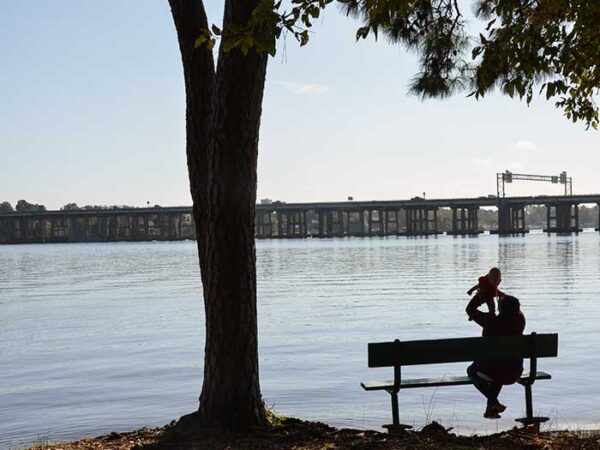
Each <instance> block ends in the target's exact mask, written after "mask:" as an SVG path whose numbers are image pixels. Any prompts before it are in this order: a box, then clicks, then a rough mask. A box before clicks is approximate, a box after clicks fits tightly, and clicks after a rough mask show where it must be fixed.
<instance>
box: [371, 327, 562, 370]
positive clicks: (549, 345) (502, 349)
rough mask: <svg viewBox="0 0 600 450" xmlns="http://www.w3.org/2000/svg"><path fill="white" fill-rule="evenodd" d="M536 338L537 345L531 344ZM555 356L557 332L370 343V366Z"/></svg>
mask: <svg viewBox="0 0 600 450" xmlns="http://www.w3.org/2000/svg"><path fill="white" fill-rule="evenodd" d="M534 339H535V348H533V347H534V346H533V345H532V343H533V342H534ZM533 354H535V356H536V357H537V358H545V357H555V356H557V354H558V335H557V334H538V335H536V336H535V337H534V336H532V335H523V336H495V337H470V338H453V339H435V340H422V341H403V342H400V341H399V342H375V343H370V344H369V351H368V358H369V367H390V366H395V365H401V366H412V365H421V364H440V363H452V362H466V361H484V360H488V361H489V360H510V359H521V358H530V357H531V356H533Z"/></svg>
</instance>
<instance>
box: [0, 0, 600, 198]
mask: <svg viewBox="0 0 600 450" xmlns="http://www.w3.org/2000/svg"><path fill="white" fill-rule="evenodd" d="M205 3H206V7H207V10H208V13H209V19H210V20H211V22H213V23H216V24H220V22H221V15H222V0H219V1H217V0H207V1H206V2H205ZM358 26H359V25H358V24H357V23H356V22H354V21H353V20H351V19H348V18H346V17H344V16H343V15H341V14H340V13H339V11H338V10H337V9H336V8H335V7H333V8H330V9H329V10H327V11H325V14H324V15H323V16H322V18H321V19H320V20H319V22H318V23H317V24H316V25H315V26H314V28H313V34H312V36H311V42H310V43H309V45H308V46H306V47H303V48H300V47H299V46H298V45H297V44H296V42H295V40H294V39H293V37H288V38H287V39H285V40H282V41H280V42H279V45H278V53H277V55H276V56H275V57H274V58H271V59H270V61H269V67H268V74H267V83H266V88H265V96H264V104H263V116H262V122H261V133H260V143H259V167H258V199H261V198H271V199H273V200H282V201H286V202H303V201H311V202H312V201H343V200H345V199H346V198H347V196H353V197H354V199H355V200H384V199H406V198H410V197H413V196H416V195H422V193H423V192H425V193H426V197H427V198H449V197H465V196H480V195H488V194H494V193H495V192H496V176H495V174H496V172H502V171H504V170H507V169H508V170H511V171H513V172H517V173H531V174H542V175H557V174H558V173H560V172H561V171H563V170H565V171H567V172H568V174H569V175H570V176H572V177H573V191H574V193H576V194H583V193H597V192H600V186H599V181H598V175H597V173H598V167H600V151H599V150H600V134H599V133H598V132H596V131H591V130H589V131H586V130H585V126H584V125H583V124H573V123H572V122H570V121H568V120H567V119H566V118H564V117H563V115H562V112H561V111H560V110H557V109H556V108H555V107H554V105H553V104H552V103H551V102H546V101H545V100H543V99H541V98H540V99H535V100H534V102H533V104H532V105H530V106H529V107H528V106H527V105H526V104H524V103H522V102H519V101H518V100H514V99H510V98H508V97H504V96H502V95H500V94H495V95H491V96H488V97H486V98H484V99H483V100H480V101H476V100H474V99H473V98H466V96H465V95H464V94H459V95H456V96H454V97H452V98H451V99H448V100H427V101H422V100H420V99H419V98H417V97H415V96H411V95H409V94H408V88H407V86H408V83H409V81H410V79H411V77H412V76H413V75H414V73H415V70H416V68H417V66H416V62H415V57H414V55H412V54H409V53H407V52H406V50H405V49H403V48H402V47H400V46H394V45H390V44H388V43H387V42H386V41H385V40H379V41H377V42H376V41H375V40H373V39H369V40H368V41H361V42H358V43H357V42H356V41H355V38H354V36H355V32H356V28H357V27H358ZM473 26H475V25H473ZM184 113H185V98H184V88H183V78H182V69H181V60H180V55H179V49H178V45H177V40H176V34H175V29H174V26H173V22H172V19H171V15H170V10H169V7H168V3H167V0H143V1H142V0H137V1H134V0H127V1H125V0H103V1H73V0H27V1H12V0H0V201H3V200H7V201H10V202H11V203H12V204H13V205H14V204H15V203H16V202H17V201H18V200H20V199H27V200H28V201H29V202H34V203H41V204H44V205H46V206H47V207H48V208H50V209H58V208H60V207H61V206H62V205H64V204H66V203H70V202H76V203H78V204H80V205H85V204H96V205H133V206H145V205H146V204H147V202H149V203H150V204H151V205H154V204H159V205H162V206H173V205H190V204H191V197H190V194H189V183H188V178H187V167H186V161H185V116H184ZM561 193H562V186H560V185H558V186H557V185H552V184H547V185H546V184H540V183H530V182H519V183H514V184H513V185H509V186H507V195H535V194H546V195H548V194H561Z"/></svg>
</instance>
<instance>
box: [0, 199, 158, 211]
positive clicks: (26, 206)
mask: <svg viewBox="0 0 600 450" xmlns="http://www.w3.org/2000/svg"><path fill="white" fill-rule="evenodd" d="M160 207H161V206H160V205H154V208H160ZM136 208H137V207H136V206H129V205H85V206H78V205H77V203H67V204H66V205H64V206H62V207H61V208H60V210H61V211H94V210H111V209H136ZM40 211H47V209H46V207H45V206H44V205H38V204H37V203H29V202H28V201H27V200H19V201H18V202H17V204H16V205H15V207H14V208H13V206H12V205H11V204H10V202H6V201H4V202H0V213H11V212H18V213H29V212H40Z"/></svg>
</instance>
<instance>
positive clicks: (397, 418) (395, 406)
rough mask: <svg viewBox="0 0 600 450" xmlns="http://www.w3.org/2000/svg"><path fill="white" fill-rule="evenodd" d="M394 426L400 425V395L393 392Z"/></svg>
mask: <svg viewBox="0 0 600 450" xmlns="http://www.w3.org/2000/svg"><path fill="white" fill-rule="evenodd" d="M391 396H392V424H393V425H394V426H398V425H400V414H399V412H398V393H397V392H392V393H391Z"/></svg>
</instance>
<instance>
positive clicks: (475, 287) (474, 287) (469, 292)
mask: <svg viewBox="0 0 600 450" xmlns="http://www.w3.org/2000/svg"><path fill="white" fill-rule="evenodd" d="M478 287H479V285H478V284H476V285H475V286H473V287H472V288H471V289H469V290H468V291H467V294H469V295H471V294H472V293H473V291H474V290H475V289H477V288H478Z"/></svg>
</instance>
